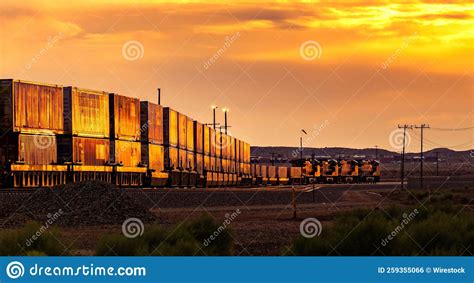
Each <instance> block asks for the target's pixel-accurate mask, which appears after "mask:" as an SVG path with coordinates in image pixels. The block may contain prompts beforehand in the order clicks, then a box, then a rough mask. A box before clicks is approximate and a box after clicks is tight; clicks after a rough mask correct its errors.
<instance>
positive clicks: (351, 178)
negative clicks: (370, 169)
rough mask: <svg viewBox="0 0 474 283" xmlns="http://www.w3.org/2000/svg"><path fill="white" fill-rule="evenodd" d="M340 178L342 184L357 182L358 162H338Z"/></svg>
mask: <svg viewBox="0 0 474 283" xmlns="http://www.w3.org/2000/svg"><path fill="white" fill-rule="evenodd" d="M340 167H341V177H340V181H341V182H343V183H358V182H359V162H357V160H342V161H341V162H340Z"/></svg>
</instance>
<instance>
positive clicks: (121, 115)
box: [109, 93, 140, 141]
mask: <svg viewBox="0 0 474 283" xmlns="http://www.w3.org/2000/svg"><path fill="white" fill-rule="evenodd" d="M109 112H110V135H111V137H113V138H116V139H121V140H127V141H139V140H140V100H139V99H138V98H132V97H127V96H122V95H118V94H114V93H111V94H110V96H109Z"/></svg>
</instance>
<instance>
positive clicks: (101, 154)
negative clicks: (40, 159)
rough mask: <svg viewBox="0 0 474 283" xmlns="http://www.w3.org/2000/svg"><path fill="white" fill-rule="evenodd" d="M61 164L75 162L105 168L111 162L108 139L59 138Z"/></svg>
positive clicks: (59, 159)
mask: <svg viewBox="0 0 474 283" xmlns="http://www.w3.org/2000/svg"><path fill="white" fill-rule="evenodd" d="M57 139H58V161H59V163H64V162H74V163H81V164H82V165H91V166H103V165H106V164H107V163H109V162H110V141H109V140H108V139H97V138H85V137H72V136H58V137H57Z"/></svg>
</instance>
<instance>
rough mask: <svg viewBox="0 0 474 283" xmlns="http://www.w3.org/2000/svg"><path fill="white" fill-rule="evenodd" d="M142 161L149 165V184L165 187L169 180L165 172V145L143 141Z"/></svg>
mask: <svg viewBox="0 0 474 283" xmlns="http://www.w3.org/2000/svg"><path fill="white" fill-rule="evenodd" d="M141 155H142V163H144V164H145V165H147V169H148V178H149V184H148V185H149V186H152V187H163V186H165V185H166V183H167V180H168V172H165V164H164V159H165V150H164V146H163V145H157V144H152V143H144V142H142V143H141Z"/></svg>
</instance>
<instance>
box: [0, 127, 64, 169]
mask: <svg viewBox="0 0 474 283" xmlns="http://www.w3.org/2000/svg"><path fill="white" fill-rule="evenodd" d="M0 156H1V161H2V163H1V164H12V163H19V164H27V165H50V164H55V163H57V161H58V154H57V140H56V136H55V135H40V134H34V135H32V134H19V133H9V134H6V135H4V136H3V137H1V138H0Z"/></svg>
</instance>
